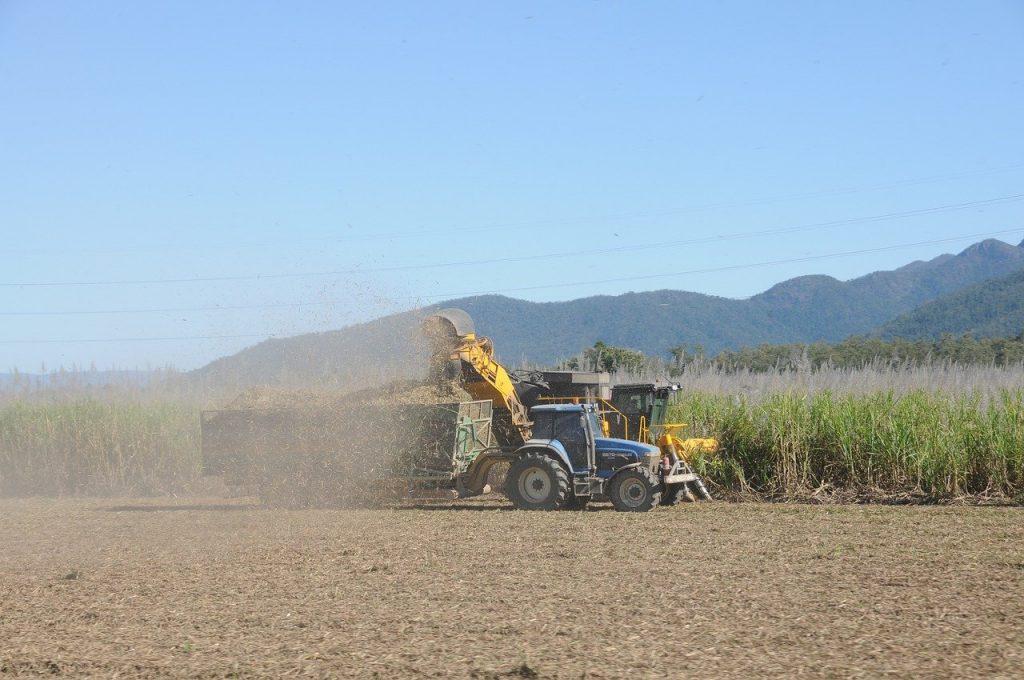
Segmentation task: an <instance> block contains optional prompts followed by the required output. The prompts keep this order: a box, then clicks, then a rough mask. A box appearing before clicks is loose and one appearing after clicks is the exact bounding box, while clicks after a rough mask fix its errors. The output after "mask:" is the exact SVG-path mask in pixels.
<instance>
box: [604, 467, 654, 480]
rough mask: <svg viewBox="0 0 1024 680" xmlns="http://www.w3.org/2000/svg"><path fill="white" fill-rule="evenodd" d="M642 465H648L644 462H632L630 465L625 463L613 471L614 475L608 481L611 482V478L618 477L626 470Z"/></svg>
mask: <svg viewBox="0 0 1024 680" xmlns="http://www.w3.org/2000/svg"><path fill="white" fill-rule="evenodd" d="M640 467H646V466H645V465H644V464H643V463H630V464H628V465H623V466H622V467H620V468H615V472H613V473H612V475H611V476H610V477H608V481H609V482H611V480H613V479H615V478H616V477H618V476H619V475H620V474H622V473H623V472H625V471H626V470H633V469H635V468H640Z"/></svg>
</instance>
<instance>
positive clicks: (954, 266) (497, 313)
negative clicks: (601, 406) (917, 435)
mask: <svg viewBox="0 0 1024 680" xmlns="http://www.w3.org/2000/svg"><path fill="white" fill-rule="evenodd" d="M1021 299H1024V242H1022V243H1021V244H1020V245H1017V246H1014V245H1010V244H1008V243H1004V242H1002V241H997V240H991V239H990V240H986V241H982V242H980V243H976V244H974V245H972V246H970V247H969V248H967V249H965V250H964V251H962V252H961V253H959V254H957V255H949V254H947V255H941V256H939V257H936V258H934V259H931V260H927V261H916V262H912V263H910V264H907V265H905V266H903V267H900V268H898V269H895V270H892V271H878V272H873V273H871V274H867V275H866V276H861V277H858V278H855V279H851V280H849V281H839V280H837V279H835V278H832V277H830V276H821V275H818V276H801V277H797V278H794V279H790V280H787V281H783V282H782V283H779V284H777V285H775V286H773V287H771V288H769V289H768V290H766V291H764V292H763V293H760V294H758V295H754V296H753V297H750V298H747V299H743V300H739V299H731V298H722V297H716V296H711V295H704V294H700V293H692V292H686V291H677V290H657V291H650V292H642V293H626V294H623V295H617V296H604V295H601V296H593V297H586V298H580V299H577V300H570V301H566V302H544V303H539V302H528V301H525V300H517V299H513V298H508V297H504V296H500V295H485V296H475V297H467V298H461V299H455V300H449V301H447V302H444V303H441V304H439V305H436V306H432V307H427V308H423V309H419V310H415V311H410V312H403V313H400V314H394V315H390V316H386V317H382V318H380V319H376V320H374V321H371V322H368V323H363V324H357V325H353V326H349V327H346V328H343V329H340V330H337V331H330V332H325V333H313V334H306V335H300V336H295V337H291V338H284V339H273V340H267V341H265V342H262V343H259V344H257V345H255V346H253V347H249V348H247V349H244V350H242V351H241V352H238V353H237V354H234V355H232V356H228V357H223V358H221V359H217V360H216V361H213V362H211V363H210V364H208V365H206V366H204V367H202V368H200V369H197V370H196V371H194V372H193V375H194V376H195V377H197V378H199V379H202V380H203V381H212V382H214V383H217V384H222V385H223V384H231V385H234V386H238V387H241V386H245V385H250V384H305V383H309V382H325V381H326V382H329V383H337V384H338V385H345V386H362V385H365V384H375V383H380V382H382V381H389V380H395V379H400V378H407V377H413V376H417V375H421V374H422V370H423V366H425V352H426V350H425V347H424V346H423V343H422V340H421V339H420V338H419V334H418V330H417V329H418V326H419V322H420V320H421V319H422V318H423V317H424V316H426V315H428V314H430V313H431V312H433V311H435V310H436V309H438V308H442V307H459V308H461V309H464V310H466V311H467V312H468V313H469V314H470V315H471V316H472V317H473V319H474V320H475V322H476V327H477V331H478V332H479V333H480V334H483V335H487V336H489V337H490V338H491V339H492V340H493V341H494V345H495V348H496V353H497V354H498V356H499V358H500V359H501V360H502V361H503V362H504V363H505V364H506V365H510V366H518V365H522V364H525V363H530V364H534V365H550V364H552V363H554V362H556V361H558V360H559V359H562V358H567V357H571V356H575V355H576V354H578V353H579V352H581V351H582V350H583V349H584V348H586V347H589V346H591V345H593V344H594V342H596V341H598V340H602V341H604V342H606V343H608V344H610V345H617V346H623V347H629V348H631V349H636V350H640V351H642V352H644V353H645V354H648V355H660V356H667V355H668V354H669V352H670V350H671V348H672V347H675V346H678V345H681V344H685V345H688V346H691V347H692V346H695V345H701V346H703V348H704V350H705V351H706V352H707V353H709V354H715V353H717V352H719V351H721V350H723V349H738V348H740V347H744V346H751V345H757V344H761V343H793V342H816V341H825V342H837V341H839V340H842V339H844V338H846V337H848V336H850V335H857V334H865V335H866V334H882V335H884V336H887V337H892V336H893V335H898V334H902V333H907V334H910V333H911V332H912V333H914V334H918V335H914V336H912V337H921V336H920V335H919V334H922V333H923V334H928V333H938V332H952V333H961V332H966V330H967V329H968V328H969V329H971V330H974V331H976V332H982V333H995V332H997V331H998V332H1000V333H1004V332H1006V333H1009V334H1016V333H1018V332H1020V330H1021V326H1020V322H1019V319H1020V316H1021V303H1020V302H1019V301H1020V300H1021ZM990 303H992V304H990ZM954 309H956V310H959V312H958V313H957V314H956V315H955V316H951V315H952V311H951V310H954ZM1013 314H1017V316H1016V317H1015V316H1013ZM1014 324H1016V326H1014ZM940 328H941V330H938V329H940Z"/></svg>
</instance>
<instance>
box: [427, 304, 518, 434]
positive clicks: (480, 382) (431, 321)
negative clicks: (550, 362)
mask: <svg viewBox="0 0 1024 680" xmlns="http://www.w3.org/2000/svg"><path fill="white" fill-rule="evenodd" d="M423 328H424V331H425V332H426V333H427V335H428V337H429V338H430V339H431V342H432V345H433V356H432V359H431V372H432V373H433V374H434V377H435V378H439V377H448V378H452V377H455V375H459V374H461V375H462V376H466V374H467V373H468V374H469V376H470V378H469V379H464V380H463V381H462V389H464V390H466V391H467V392H469V394H470V395H472V397H473V398H474V399H490V400H491V401H492V402H493V403H495V405H498V404H500V405H504V406H505V408H507V409H508V410H509V412H510V413H511V414H512V425H514V426H515V428H516V430H517V431H518V432H519V434H520V435H521V436H522V438H523V441H524V442H525V441H526V440H527V439H529V438H530V436H531V430H530V426H531V425H532V423H531V422H530V418H529V412H528V411H527V408H526V406H525V405H524V404H523V402H522V401H521V400H520V398H519V394H518V393H517V392H516V387H515V381H514V380H513V379H512V376H511V375H510V374H509V372H508V371H507V370H505V367H504V366H502V365H501V364H500V363H498V362H497V360H495V358H494V345H493V344H492V343H491V341H490V339H488V338H478V337H477V336H476V330H475V328H474V327H473V320H472V319H471V318H470V317H469V315H468V314H467V313H466V312H464V311H462V310H461V309H442V310H441V311H439V312H437V313H436V314H434V315H432V316H429V317H427V319H426V320H424V323H423ZM464 368H465V369H468V370H465V371H464V370H463V369H464ZM456 371H457V373H456ZM453 374H454V375H453ZM474 378H475V379H474Z"/></svg>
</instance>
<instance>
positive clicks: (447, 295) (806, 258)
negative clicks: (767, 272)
mask: <svg viewBox="0 0 1024 680" xmlns="http://www.w3.org/2000/svg"><path fill="white" fill-rule="evenodd" d="M1016 233H1020V228H1017V229H1003V230H1001V231H991V232H980V233H977V234H964V235H963V236H952V237H949V238H940V239H933V240H929V241H915V242H913V243H900V244H896V245H891V246H879V247H877V248H862V249H860V250H846V251H841V252H837V253H825V254H823V255H806V256H804V257H793V258H785V259H782V260H765V261H763V262H751V263H748V264H736V265H724V266H721V267H706V268H703V269H687V270H684V271H678V272H666V273H661V274H644V275H640V276H623V277H618V278H613V279H594V280H590V281H574V282H572V283H552V284H544V285H537V286H520V287H518V288H505V289H502V290H489V291H475V292H470V293H442V294H439V295H421V296H419V297H418V298H410V299H417V300H435V299H450V298H460V297H470V296H473V295H502V294H504V293H517V292H522V291H527V290H547V289H551V288H571V287H573V286H589V285H595V284H603V283H628V282H631V281H648V280H651V279H662V278H668V277H672V276H688V275H691V274H713V273H717V272H727V271H735V270H737V269H754V268H756V267H769V266H773V265H777V264H794V263H797V262H812V261H815V260H827V259H830V258H834V257H846V256H849V255H867V254H870V253H882V252H885V251H889V250H900V249H902V248H915V247H917V246H929V245H936V244H939V243H951V242H954V241H964V240H967V239H975V238H984V237H991V236H1001V235H1005V234H1016Z"/></svg>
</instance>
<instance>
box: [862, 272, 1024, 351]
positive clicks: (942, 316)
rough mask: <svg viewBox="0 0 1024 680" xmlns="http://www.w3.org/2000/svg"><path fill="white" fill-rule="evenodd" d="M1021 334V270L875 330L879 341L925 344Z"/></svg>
mask: <svg viewBox="0 0 1024 680" xmlns="http://www.w3.org/2000/svg"><path fill="white" fill-rule="evenodd" d="M1021 331H1024V270H1022V271H1017V272H1014V273H1013V274H1010V275H1009V276H1004V277H1001V278H998V279H993V280H991V281H985V282H984V283H979V284H976V285H974V286H970V287H968V288H965V289H963V290H960V291H957V292H955V293H952V294H950V295H945V296H943V297H941V298H939V299H937V300H933V301H931V302H928V303H925V304H923V305H921V306H920V307H918V308H916V309H914V310H912V311H910V312H908V313H906V314H902V315H900V316H898V317H896V318H895V319H893V320H892V321H889V322H888V323H886V324H885V325H883V326H882V327H881V328H880V329H879V330H878V333H877V334H878V335H880V336H881V337H883V338H886V339H891V338H897V337H902V338H907V339H909V340H926V339H931V338H935V337H938V336H940V335H942V334H944V333H950V334H953V335H972V336H974V337H976V338H994V337H1013V336H1016V335H1018V334H1019V333H1021Z"/></svg>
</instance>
